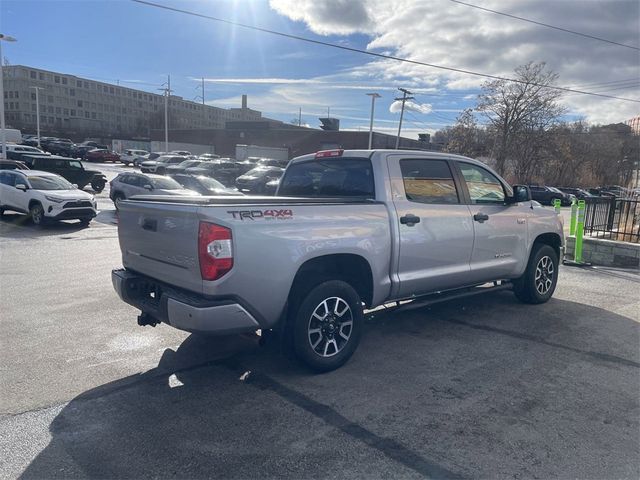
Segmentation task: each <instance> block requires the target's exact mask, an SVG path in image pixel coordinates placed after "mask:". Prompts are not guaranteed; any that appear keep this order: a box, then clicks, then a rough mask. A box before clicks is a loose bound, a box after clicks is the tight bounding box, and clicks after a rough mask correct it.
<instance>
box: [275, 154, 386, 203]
mask: <svg viewBox="0 0 640 480" xmlns="http://www.w3.org/2000/svg"><path fill="white" fill-rule="evenodd" d="M278 195H281V196H285V197H286V196H304V197H367V198H373V197H374V188H373V170H372V168H371V162H370V161H369V159H368V158H336V159H329V160H310V161H306V162H301V163H296V164H293V165H291V166H290V167H289V168H288V170H287V171H286V174H285V176H284V177H283V178H282V180H281V182H280V188H279V189H278Z"/></svg>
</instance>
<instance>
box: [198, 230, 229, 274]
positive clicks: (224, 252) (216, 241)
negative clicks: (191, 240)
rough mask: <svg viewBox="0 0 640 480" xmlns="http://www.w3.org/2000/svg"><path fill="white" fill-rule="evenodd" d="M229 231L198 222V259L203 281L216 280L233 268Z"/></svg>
mask: <svg viewBox="0 0 640 480" xmlns="http://www.w3.org/2000/svg"><path fill="white" fill-rule="evenodd" d="M231 238H232V237H231V229H230V228H227V227H222V226H220V225H216V224H215V223H208V222H200V228H199V231H198V259H199V261H200V274H201V276H202V279H203V280H218V279H219V278H221V277H222V276H223V275H225V274H226V273H227V272H228V271H229V270H231V269H232V268H233V245H232V242H231Z"/></svg>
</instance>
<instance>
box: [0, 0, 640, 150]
mask: <svg viewBox="0 0 640 480" xmlns="http://www.w3.org/2000/svg"><path fill="white" fill-rule="evenodd" d="M151 1H153V2H156V3H159V4H162V5H166V6H170V7H174V8H179V9H183V10H188V11H191V12H196V13H200V14H204V15H208V16H215V17H218V18H222V19H226V20H231V21H234V22H240V23H244V24H250V25H255V26H258V27H261V28H265V29H270V30H276V31H279V32H283V33H288V34H293V35H298V36H303V37H307V38H311V39H315V40H320V41H324V42H330V43H335V44H339V45H343V46H347V47H353V48H358V49H363V50H367V51H370V52H376V53H384V54H389V55H394V56H398V57H403V58H408V59H411V60H417V61H421V62H427V63H431V64H436V65H441V66H447V67H454V68H461V69H467V70H473V71H476V72H480V73H487V74H491V75H501V76H507V77H509V76H512V75H513V70H514V69H515V68H516V67H517V66H518V65H522V64H525V63H527V62H529V61H534V62H546V64H547V66H548V68H549V69H551V70H553V71H555V72H557V73H558V74H559V79H558V85H562V86H568V87H572V88H578V89H581V90H586V91H590V92H598V93H605V94H609V95H614V96H621V97H625V98H631V99H640V50H638V49H637V48H638V47H640V1H638V0H552V1H549V0H500V1H498V0H482V1H480V0H465V3H471V4H476V5H481V6H482V7H484V8H490V9H494V10H498V11H501V12H505V13H508V14H511V15H516V16H520V17H524V18H527V19H531V20H535V21H537V22H541V23H548V24H552V25H554V26H558V27H562V28H565V29H568V30H574V31H578V32H581V33H584V34H588V35H592V36H596V37H601V38H604V39H607V40H610V41H613V42H618V43H622V44H625V45H630V46H635V47H636V48H635V49H634V48H627V47H623V46H620V45H614V44H611V43H606V42H602V41H598V40H595V39H591V38H585V37H583V36H578V35H574V34H569V33H567V32H562V31H558V30H554V29H550V28H546V27H543V26H539V25H534V24H531V23H528V22H523V21H520V20H517V19H513V18H508V17H505V16H501V15H496V14H493V13H489V12H486V11H482V10H479V9H476V8H472V7H469V6H467V5H462V4H460V3H458V2H455V1H451V0H429V1H426V0H396V1H392V0H326V1H321V0H270V1H269V0H198V1H191V0H182V1H180V0H151ZM0 32H1V33H3V34H5V35H11V36H13V37H15V38H17V39H18V41H17V42H15V43H6V42H5V43H3V57H4V59H5V64H6V63H8V64H12V65H19V64H20V65H28V66H33V67H37V68H42V69H46V70H52V71H56V72H62V73H67V74H72V75H77V76H81V77H87V78H92V79H95V80H101V81H107V82H113V83H116V82H119V83H120V84H121V85H124V86H128V87H132V88H139V89H141V90H146V91H149V92H157V91H158V90H157V89H159V88H160V87H161V85H162V83H163V82H165V81H166V78H167V75H171V87H172V89H173V90H174V94H176V95H179V96H181V97H183V98H185V99H189V100H191V99H196V100H198V101H199V100H200V99H199V98H196V97H197V96H199V95H201V82H202V80H201V79H202V78H204V79H205V100H206V102H207V103H209V104H211V105H216V106H220V107H239V106H240V96H241V95H242V94H243V93H245V94H247V95H248V97H249V106H250V107H251V108H254V109H256V110H260V111H262V112H263V115H264V116H267V117H270V118H276V119H278V120H282V121H285V122H289V121H292V120H293V119H295V121H296V122H297V119H298V112H299V109H302V122H303V124H307V125H309V126H312V127H317V126H319V124H320V122H319V120H318V117H320V116H326V115H327V111H328V109H330V114H331V116H332V117H337V118H339V119H340V123H341V128H342V129H351V130H359V129H360V130H368V128H369V115H370V108H371V98H370V97H368V96H367V95H366V93H369V92H377V93H379V94H380V95H381V98H379V99H378V100H377V102H376V115H375V130H376V131H380V132H385V133H395V132H396V131H397V128H398V120H399V116H400V114H399V110H400V109H399V108H398V103H397V102H396V101H395V100H394V98H395V97H397V96H398V95H400V92H399V91H398V90H397V89H398V87H403V88H407V89H409V90H411V91H412V92H414V95H413V96H414V97H415V99H414V100H412V101H411V102H410V104H409V108H408V109H407V111H406V113H405V123H404V124H403V133H404V134H406V135H407V136H411V137H414V138H415V137H416V136H417V134H418V133H420V132H429V133H433V132H434V131H435V130H438V129H440V128H443V127H444V126H446V125H451V124H453V123H454V122H455V119H456V117H457V116H458V115H459V114H460V112H461V111H462V110H463V109H465V108H469V107H473V106H474V105H475V101H476V96H477V94H478V93H479V92H480V89H481V86H482V83H483V82H484V81H485V80H486V79H483V78H482V77H477V76H469V75H465V74H460V73H454V72H450V71H446V70H440V69H435V68H430V67H425V66H420V65H412V64H407V63H402V62H397V61H393V60H387V59H380V58H375V57H371V56H368V55H363V54H360V53H355V52H349V51H344V50H338V49H334V48H329V47H325V46H320V45H312V44H309V43H305V42H301V41H297V40H293V39H289V38H284V37H281V36H276V35H271V34H268V33H263V32H257V31H253V30H250V29H245V28H241V27H237V26H233V25H229V24H225V23H220V22H213V21H211V20H207V19H203V18H198V17H194V16H189V15H185V14H182V13H178V12H173V11H167V10H164V9H160V8H155V7H152V6H147V5H142V4H139V3H135V2H132V1H131V0H2V1H0ZM561 101H562V103H563V104H564V105H565V106H566V107H567V109H568V113H567V115H566V120H568V121H571V120H576V119H584V120H586V121H588V122H590V123H593V124H602V123H612V122H620V121H625V120H628V119H630V118H632V117H634V116H637V115H639V114H640V103H633V102H626V101H622V100H613V99H604V98H599V97H594V96H589V95H579V94H566V95H565V96H564V97H563V98H562V100H561ZM479 121H480V123H482V122H483V119H482V117H479Z"/></svg>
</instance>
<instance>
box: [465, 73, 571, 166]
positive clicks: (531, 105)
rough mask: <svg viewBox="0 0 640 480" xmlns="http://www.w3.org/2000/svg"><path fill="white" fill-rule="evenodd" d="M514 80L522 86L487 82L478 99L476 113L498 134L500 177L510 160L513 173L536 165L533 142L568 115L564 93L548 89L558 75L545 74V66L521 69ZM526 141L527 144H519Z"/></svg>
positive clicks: (497, 161) (497, 152) (501, 82)
mask: <svg viewBox="0 0 640 480" xmlns="http://www.w3.org/2000/svg"><path fill="white" fill-rule="evenodd" d="M515 78H516V79H517V80H519V82H511V81H507V80H492V81H489V82H486V83H485V84H484V85H483V86H482V90H483V92H482V93H481V94H480V95H479V96H478V106H477V110H478V111H480V112H482V113H483V115H484V116H485V117H486V118H487V119H488V121H489V123H490V125H491V126H492V127H493V131H494V132H495V134H496V138H495V157H496V169H497V170H498V172H499V173H500V174H501V175H504V174H505V170H506V164H507V159H508V158H509V157H510V156H511V157H512V160H513V161H514V162H515V165H514V170H516V171H518V170H519V171H522V170H525V169H528V165H526V164H529V163H531V162H532V161H534V158H533V157H532V156H531V155H536V153H537V152H538V151H539V149H538V148H535V147H534V146H533V145H530V143H531V138H533V137H537V136H538V133H539V132H541V131H544V130H546V129H547V128H549V127H550V126H551V125H553V124H554V123H556V122H557V121H558V119H559V118H560V116H561V115H562V114H563V113H564V112H565V109H564V107H562V106H561V105H560V104H558V100H559V98H560V97H561V95H562V93H561V92H560V91H558V90H554V89H551V88H548V87H550V86H553V85H554V84H555V82H556V80H557V79H558V74H556V73H554V72H552V71H548V70H546V65H545V63H544V62H543V63H533V62H529V63H527V64H526V65H521V66H519V67H518V68H516V69H515ZM524 141H526V142H527V143H528V144H527V145H522V144H520V145H517V144H516V143H517V142H524ZM514 147H515V148H514ZM513 150H515V151H513ZM512 154H515V155H512ZM521 155H525V156H524V157H522V156H521Z"/></svg>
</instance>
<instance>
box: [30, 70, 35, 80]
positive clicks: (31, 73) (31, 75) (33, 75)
mask: <svg viewBox="0 0 640 480" xmlns="http://www.w3.org/2000/svg"><path fill="white" fill-rule="evenodd" d="M29 76H30V77H31V78H33V79H34V80H35V79H36V72H34V71H33V70H31V71H30V72H29Z"/></svg>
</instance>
